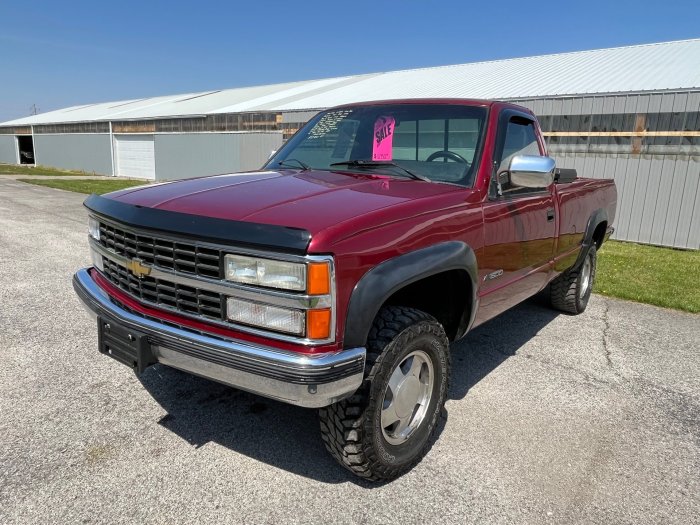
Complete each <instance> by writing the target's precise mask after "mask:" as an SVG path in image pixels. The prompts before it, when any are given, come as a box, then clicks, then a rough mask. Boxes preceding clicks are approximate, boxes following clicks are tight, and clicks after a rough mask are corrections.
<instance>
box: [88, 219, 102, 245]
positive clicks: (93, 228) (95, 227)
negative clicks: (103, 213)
mask: <svg viewBox="0 0 700 525" xmlns="http://www.w3.org/2000/svg"><path fill="white" fill-rule="evenodd" d="M88 231H89V232H90V237H92V238H93V239H95V240H96V241H99V240H100V222H99V221H98V220H97V219H95V218H93V217H89V218H88Z"/></svg>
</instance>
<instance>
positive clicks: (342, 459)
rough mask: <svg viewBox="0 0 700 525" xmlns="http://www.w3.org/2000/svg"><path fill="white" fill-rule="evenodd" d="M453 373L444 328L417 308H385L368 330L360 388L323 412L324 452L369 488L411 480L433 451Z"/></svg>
mask: <svg viewBox="0 0 700 525" xmlns="http://www.w3.org/2000/svg"><path fill="white" fill-rule="evenodd" d="M449 372H450V359H449V343H448V340H447V336H446V335H445V330H444V329H443V327H442V325H440V323H438V322H437V321H436V320H435V319H434V318H433V317H431V316H430V315H428V314H426V313H424V312H422V311H420V310H416V309H414V308H404V307H397V306H390V307H386V308H382V310H381V311H380V312H379V314H377V318H376V319H375V321H374V324H373V326H372V329H371V330H370V334H369V339H368V342H367V362H366V365H365V380H364V382H363V384H362V386H361V387H360V389H359V390H358V391H357V392H356V393H355V394H354V395H353V396H351V397H350V398H348V399H345V400H343V401H340V402H339V403H335V404H334V405H331V406H329V407H325V408H322V409H320V411H319V416H320V421H321V435H322V437H323V441H324V443H325V445H326V448H327V449H328V451H329V452H330V453H331V454H332V455H333V457H335V458H336V460H338V462H339V463H340V464H341V465H343V466H344V467H345V468H347V469H349V470H350V471H352V472H353V473H355V474H357V475H358V476H361V477H363V478H366V479H369V480H373V481H379V480H389V479H393V478H396V477H398V476H400V475H401V474H403V473H405V472H407V471H408V470H410V469H411V468H412V467H413V466H414V465H415V464H416V463H418V462H419V461H420V460H421V459H422V457H423V456H424V455H425V454H426V452H427V451H428V449H429V448H430V446H431V445H432V441H433V439H434V437H435V434H436V431H437V428H438V424H439V420H440V418H441V417H442V416H443V415H444V405H445V400H446V398H447V387H448V378H449Z"/></svg>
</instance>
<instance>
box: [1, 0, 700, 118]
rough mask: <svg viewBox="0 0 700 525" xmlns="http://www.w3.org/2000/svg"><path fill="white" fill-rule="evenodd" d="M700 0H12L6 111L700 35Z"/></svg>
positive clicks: (4, 12) (4, 114)
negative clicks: (226, 0)
mask: <svg viewBox="0 0 700 525" xmlns="http://www.w3.org/2000/svg"><path fill="white" fill-rule="evenodd" d="M699 19H700V1H698V0H693V1H690V0H688V1H685V0H683V1H673V0H668V1H666V2H651V1H649V0H637V1H629V2H628V1H625V0H623V1H612V0H607V1H598V0H591V1H587V2H566V1H561V0H559V1H557V2H555V1H549V0H540V1H537V2H526V1H524V0H519V1H513V0H502V1H492V2H483V3H480V4H477V3H472V2H468V1H466V0H463V1H454V2H453V1H445V2H426V1H423V2H417V1H415V2H414V1H404V2H381V1H380V0H375V1H373V2H367V1H364V0H353V1H345V2H337V1H335V2H334V1H332V0H327V1H324V2H319V1H308V2H302V1H300V0H297V1H287V2H272V1H269V2H268V1H264V0H258V1H255V2H240V3H238V2H208V1H204V0H200V1H198V2H180V1H175V0H173V1H170V2H156V1H148V0H141V1H131V0H120V1H119V2H102V1H100V0H93V1H90V2H85V1H64V2H42V1H30V0H25V1H22V2H19V1H14V2H10V1H8V0H0V122H2V121H5V120H9V119H12V118H19V117H22V116H25V115H28V114H29V112H30V107H31V106H32V104H36V105H37V107H38V108H39V110H40V111H49V110H52V109H57V108H61V107H66V106H70V105H76V104H85V103H90V102H100V101H109V100H120V99H128V98H137V97H145V96H155V95H167V94H177V93H187V92H191V91H204V90H210V89H220V88H227V87H237V86H248V85H256V84H268V83H274V82H285V81H292V80H304V79H311V78H323V77H329V76H338V75H346V74H355V73H369V72H375V71H388V70H395V69H405V68H413V67H424V66H434V65H444V64H458V63H464V62H473V61H480V60H493V59H499V58H512V57H518V56H528V55H537V54H545V53H558V52H565V51H578V50H584V49H596V48H603V47H614V46H621V45H630V44H641V43H649V42H660V41H667V40H679V39H685V38H697V37H700V26H698V20H699Z"/></svg>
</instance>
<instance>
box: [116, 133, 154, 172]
mask: <svg viewBox="0 0 700 525" xmlns="http://www.w3.org/2000/svg"><path fill="white" fill-rule="evenodd" d="M153 144H154V142H153V135H115V136H114V150H115V151H114V155H115V157H116V161H117V162H116V164H117V175H120V176H122V177H136V178H139V179H155V178H156V158H155V148H154V146H153Z"/></svg>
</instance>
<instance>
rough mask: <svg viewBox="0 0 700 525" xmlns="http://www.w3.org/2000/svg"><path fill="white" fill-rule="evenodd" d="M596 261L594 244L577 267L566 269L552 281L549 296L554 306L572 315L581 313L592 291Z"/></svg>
mask: <svg viewBox="0 0 700 525" xmlns="http://www.w3.org/2000/svg"><path fill="white" fill-rule="evenodd" d="M597 261H598V255H597V250H596V247H595V244H594V245H593V246H591V247H590V248H589V249H588V252H587V253H586V257H585V259H583V263H581V265H580V266H579V267H578V268H575V269H570V270H567V271H565V272H564V273H562V274H561V275H560V276H559V277H557V278H556V279H554V280H553V281H552V284H551V285H550V298H551V301H552V306H553V307H554V308H556V309H557V310H561V311H562V312H566V313H569V314H574V315H575V314H580V313H583V311H584V310H585V309H586V306H588V300H589V299H590V297H591V292H592V291H593V282H594V281H595V271H596V263H597Z"/></svg>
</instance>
